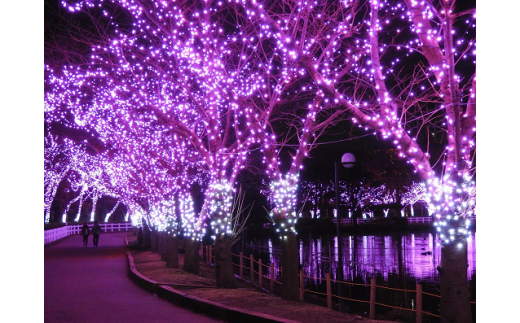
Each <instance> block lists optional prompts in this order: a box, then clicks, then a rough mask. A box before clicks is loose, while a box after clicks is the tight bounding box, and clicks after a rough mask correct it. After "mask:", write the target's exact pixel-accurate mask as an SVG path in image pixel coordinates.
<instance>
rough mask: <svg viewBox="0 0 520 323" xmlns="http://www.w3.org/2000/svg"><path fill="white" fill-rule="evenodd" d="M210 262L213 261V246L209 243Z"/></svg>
mask: <svg viewBox="0 0 520 323" xmlns="http://www.w3.org/2000/svg"><path fill="white" fill-rule="evenodd" d="M208 262H209V263H210V264H212V263H213V246H212V245H209V261H208Z"/></svg>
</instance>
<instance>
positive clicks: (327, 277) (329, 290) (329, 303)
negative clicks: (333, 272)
mask: <svg viewBox="0 0 520 323" xmlns="http://www.w3.org/2000/svg"><path fill="white" fill-rule="evenodd" d="M325 279H326V281H327V308H328V309H332V293H331V292H332V288H331V287H330V273H326V274H325Z"/></svg>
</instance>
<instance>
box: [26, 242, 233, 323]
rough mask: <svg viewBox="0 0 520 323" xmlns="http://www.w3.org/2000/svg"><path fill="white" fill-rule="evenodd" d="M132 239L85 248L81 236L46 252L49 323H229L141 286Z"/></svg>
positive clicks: (46, 293) (100, 243)
mask: <svg viewBox="0 0 520 323" xmlns="http://www.w3.org/2000/svg"><path fill="white" fill-rule="evenodd" d="M126 234H127V233H126V232H121V233H106V234H102V235H101V236H100V240H99V247H94V246H93V245H92V237H89V246H88V247H83V242H82V238H81V236H79V235H74V236H69V237H67V238H64V239H62V240H60V241H58V242H56V243H54V244H52V245H51V246H46V247H45V248H44V268H45V274H44V277H45V282H44V297H45V299H44V315H45V316H44V319H45V322H77V323H81V322H89V323H92V322H96V323H103V322H124V323H134V322H135V323H138V322H139V323H143V322H154V323H159V322H179V323H180V322H194V323H195V322H197V323H198V322H200V323H205V322H223V321H221V320H216V319H214V318H210V317H207V316H204V315H201V314H199V313H195V312H192V311H189V310H187V309H185V308H182V307H178V306H176V305H174V304H172V303H170V302H168V301H165V300H163V299H162V298H159V297H157V296H154V294H151V293H149V292H147V291H145V290H144V289H142V288H140V287H139V286H138V285H137V284H135V283H134V282H133V281H132V280H131V279H130V278H129V276H128V259H127V256H126V249H125V245H124V237H125V236H126ZM28 302H29V300H28ZM28 308H29V307H28Z"/></svg>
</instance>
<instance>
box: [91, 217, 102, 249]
mask: <svg viewBox="0 0 520 323" xmlns="http://www.w3.org/2000/svg"><path fill="white" fill-rule="evenodd" d="M100 233H101V226H100V225H99V224H98V222H97V221H94V226H93V227H92V235H93V236H94V246H96V247H97V246H98V242H99V234H100Z"/></svg>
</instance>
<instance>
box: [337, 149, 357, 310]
mask: <svg viewBox="0 0 520 323" xmlns="http://www.w3.org/2000/svg"><path fill="white" fill-rule="evenodd" d="M355 163H356V157H355V156H354V155H353V154H351V153H345V154H343V156H341V164H342V165H343V167H344V168H352V167H354V164H355ZM334 189H335V190H336V220H337V226H336V230H337V231H336V236H337V239H338V265H337V267H336V280H337V281H340V280H343V249H342V248H343V246H342V245H341V212H340V208H339V205H340V203H339V199H340V194H339V162H338V161H336V162H334ZM338 296H339V297H340V298H339V310H340V311H341V312H343V310H344V307H345V301H344V300H343V299H342V297H344V289H343V284H341V283H338Z"/></svg>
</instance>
